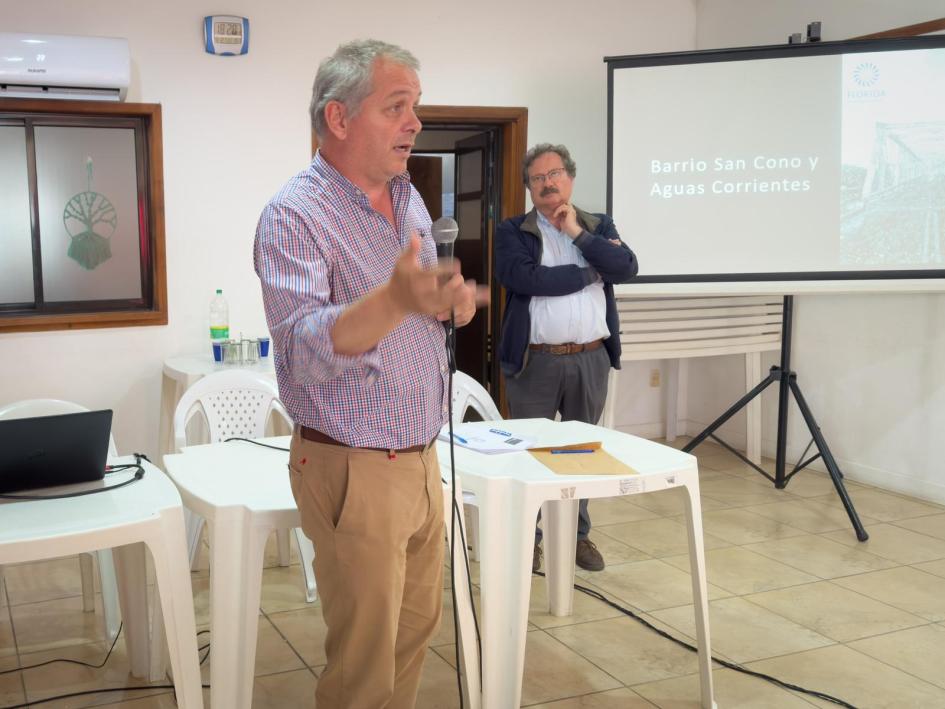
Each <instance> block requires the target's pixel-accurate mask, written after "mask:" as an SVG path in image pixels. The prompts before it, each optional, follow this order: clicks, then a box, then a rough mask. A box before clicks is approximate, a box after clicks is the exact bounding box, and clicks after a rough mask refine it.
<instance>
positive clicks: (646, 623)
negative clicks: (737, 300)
mask: <svg viewBox="0 0 945 709" xmlns="http://www.w3.org/2000/svg"><path fill="white" fill-rule="evenodd" d="M533 573H534V574H536V575H537V576H542V577H544V576H545V574H544V573H543V572H541V571H535V572H533ZM574 588H575V589H576V590H578V591H580V592H581V593H584V594H587V595H588V596H590V597H591V598H596V599H597V600H598V601H601V602H602V603H606V604H607V605H608V606H610V607H611V608H614V609H616V610H618V611H620V612H621V613H623V614H624V615H626V616H629V617H630V618H633V620H635V621H637V622H638V623H640V624H641V625H643V626H645V627H647V628H649V629H650V630H652V631H653V632H654V633H656V634H657V635H659V636H660V637H663V638H666V639H667V640H671V641H673V642H674V643H676V644H677V645H679V646H680V647H684V648H686V649H687V650H689V651H690V652H696V653H697V652H699V649H698V648H697V647H695V646H694V645H690V644H689V643H687V642H685V641H684V640H680V639H679V638H676V637H673V636H672V635H670V634H669V633H667V632H666V631H665V630H660V629H659V628H657V627H656V626H655V625H653V624H652V623H650V622H649V621H648V620H646V619H645V618H641V617H640V616H639V615H637V614H636V613H634V612H633V611H632V610H630V609H629V608H624V607H623V606H621V605H620V604H619V603H615V602H614V601H612V600H610V599H609V598H607V597H606V596H605V595H604V594H602V593H601V592H600V591H597V590H595V589H593V588H587V587H586V586H581V585H580V584H574ZM712 661H713V662H716V663H718V664H720V665H722V667H726V668H728V669H730V670H735V671H736V672H741V673H742V674H746V675H750V676H752V677H757V678H759V679H763V680H765V681H766V682H771V683H772V684H776V685H778V686H779V687H783V688H784V689H790V690H791V691H794V692H801V693H802V694H808V695H810V696H812V697H817V698H818V699H823V700H824V701H827V702H831V703H833V704H838V705H839V706H842V707H847V709H857V708H856V707H855V706H853V705H852V704H849V703H848V702H845V701H843V700H842V699H838V698H837V697H833V696H831V695H829V694H825V693H823V692H818V691H817V690H815V689H805V688H804V687H799V686H798V685H796V684H790V683H789V682H784V681H783V680H780V679H778V678H777V677H772V676H771V675H766V674H764V673H763V672H755V671H754V670H750V669H748V668H747V667H742V666H741V665H737V664H735V663H734V662H729V661H727V660H720V659H719V658H717V657H713V658H712Z"/></svg>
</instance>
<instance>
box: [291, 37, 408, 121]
mask: <svg viewBox="0 0 945 709" xmlns="http://www.w3.org/2000/svg"><path fill="white" fill-rule="evenodd" d="M378 59H387V60H388V61H392V62H394V63H395V64H401V65H403V66H406V67H409V68H410V69H413V70H414V71H419V70H420V62H418V61H417V58H416V57H415V56H414V55H413V54H411V53H410V52H408V51H407V50H406V49H403V48H402V47H398V46H397V45H396V44H388V43H387V42H381V41H379V40H376V39H358V40H355V41H353V42H348V43H347V44H342V45H341V46H340V47H338V49H336V50H335V53H334V54H332V55H331V56H330V57H328V58H327V59H325V60H324V61H322V63H321V64H319V65H318V73H316V74H315V83H314V85H313V86H312V102H311V104H309V114H310V115H311V117H312V127H313V128H314V129H315V134H316V135H318V137H322V136H323V135H324V133H325V127H326V125H325V106H327V105H328V103H329V102H330V101H339V102H341V103H343V104H344V105H345V108H347V109H348V114H349V115H351V116H354V115H357V113H358V110H359V109H360V108H361V102H362V101H364V99H365V98H367V96H368V95H369V94H370V93H371V90H372V88H373V87H372V85H371V79H372V78H373V67H374V62H375V61H376V60H378Z"/></svg>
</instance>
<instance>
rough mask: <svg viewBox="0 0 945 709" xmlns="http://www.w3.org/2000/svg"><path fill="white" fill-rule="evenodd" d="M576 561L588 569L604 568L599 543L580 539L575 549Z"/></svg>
mask: <svg viewBox="0 0 945 709" xmlns="http://www.w3.org/2000/svg"><path fill="white" fill-rule="evenodd" d="M536 548H537V547H536ZM574 562H575V563H576V564H577V565H578V566H580V567H581V568H582V569H584V570H586V571H603V570H604V557H602V556H601V555H600V552H599V551H597V545H596V544H594V542H592V541H591V540H590V539H578V541H577V547H576V548H575V550H574Z"/></svg>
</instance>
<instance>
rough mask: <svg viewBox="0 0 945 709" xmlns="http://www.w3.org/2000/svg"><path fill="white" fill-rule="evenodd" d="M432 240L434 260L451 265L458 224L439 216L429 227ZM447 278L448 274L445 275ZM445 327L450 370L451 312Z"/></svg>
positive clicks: (452, 349)
mask: <svg viewBox="0 0 945 709" xmlns="http://www.w3.org/2000/svg"><path fill="white" fill-rule="evenodd" d="M431 231H432V234H433V242H434V243H435V244H436V260H437V261H438V262H439V265H440V266H441V267H449V266H452V265H453V244H454V243H455V242H456V235H457V234H459V224H457V223H456V220H455V219H451V218H450V217H440V218H439V219H437V220H436V221H435V222H433V227H432V229H431ZM445 279H446V280H449V276H446V277H445ZM443 325H444V326H445V327H446V358H447V360H448V363H449V368H450V371H451V372H455V371H456V320H455V317H454V315H453V313H450V319H449V320H448V321H446V322H444V323H443Z"/></svg>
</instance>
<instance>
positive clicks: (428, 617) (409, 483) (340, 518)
mask: <svg viewBox="0 0 945 709" xmlns="http://www.w3.org/2000/svg"><path fill="white" fill-rule="evenodd" d="M289 478H290V481H291V484H292V493H293V495H294V496H295V501H296V504H298V507H299V512H300V514H301V518H302V529H303V530H304V532H305V534H306V535H307V536H308V537H309V538H310V539H311V540H312V542H313V543H314V545H315V564H314V566H315V580H316V582H317V584H318V593H319V596H320V599H321V604H322V615H323V617H324V619H325V625H327V626H328V633H327V636H326V638H325V653H326V655H327V657H328V665H327V667H326V668H325V670H324V672H322V674H321V676H320V677H319V680H318V688H317V690H316V692H315V697H316V706H317V707H318V709H411V708H412V707H413V706H414V704H415V702H416V698H417V689H418V687H419V684H420V672H421V670H422V669H423V660H424V655H425V653H426V648H427V644H428V643H429V641H430V638H431V637H432V636H433V634H434V633H435V632H436V630H437V627H438V625H439V622H440V614H441V611H442V604H443V547H444V534H445V533H444V527H443V486H442V482H441V479H440V468H439V464H438V462H437V457H436V446H431V447H430V448H428V449H426V450H425V451H424V452H422V453H399V454H397V455H396V457H391V456H389V455H388V454H387V453H386V452H382V451H373V450H366V449H359V448H345V447H343V446H335V445H329V444H325V443H315V442H312V441H308V440H305V439H303V438H302V437H301V436H300V435H299V432H298V429H296V431H295V432H294V434H293V436H292V445H291V452H290V454H289Z"/></svg>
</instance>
